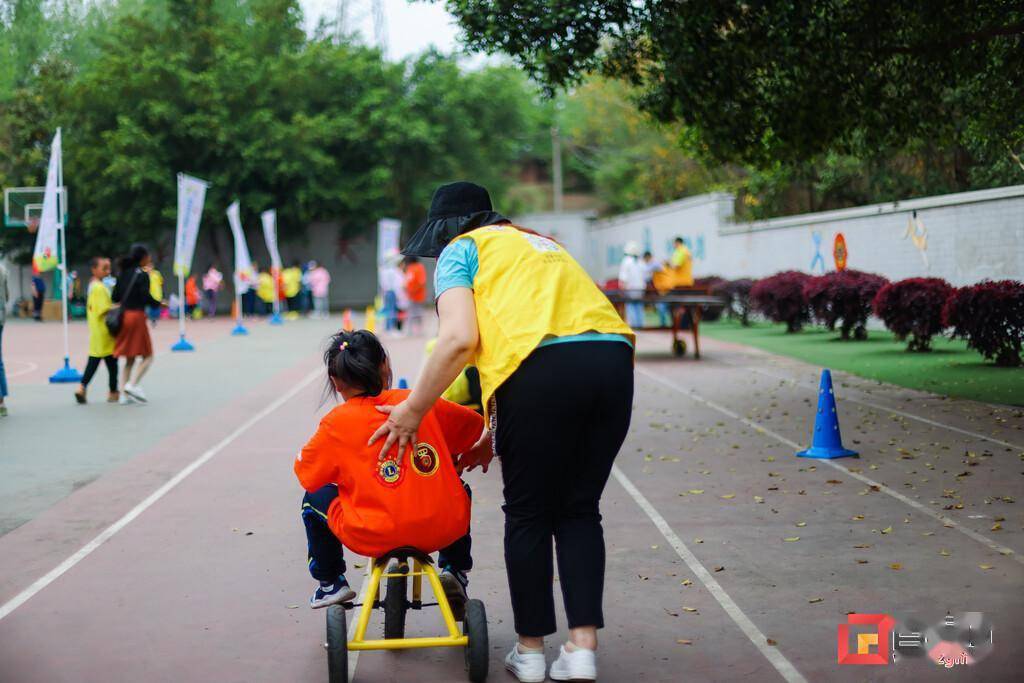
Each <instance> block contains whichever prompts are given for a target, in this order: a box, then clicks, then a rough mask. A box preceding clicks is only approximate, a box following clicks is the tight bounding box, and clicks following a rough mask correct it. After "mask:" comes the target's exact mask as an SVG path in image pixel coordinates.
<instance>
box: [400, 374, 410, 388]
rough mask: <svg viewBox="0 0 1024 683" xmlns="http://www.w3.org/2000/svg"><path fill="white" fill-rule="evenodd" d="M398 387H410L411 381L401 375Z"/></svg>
mask: <svg viewBox="0 0 1024 683" xmlns="http://www.w3.org/2000/svg"><path fill="white" fill-rule="evenodd" d="M398 388H399V389H408V388H409V381H408V380H407V379H406V378H404V377H400V378H399V379H398Z"/></svg>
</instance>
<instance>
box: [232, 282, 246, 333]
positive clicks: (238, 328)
mask: <svg viewBox="0 0 1024 683" xmlns="http://www.w3.org/2000/svg"><path fill="white" fill-rule="evenodd" d="M235 312H236V313H235V328H234V329H233V330H231V335H232V336H233V337H241V336H244V335H247V334H249V330H247V329H245V325H243V324H242V292H241V291H240V289H239V286H238V279H237V278H235Z"/></svg>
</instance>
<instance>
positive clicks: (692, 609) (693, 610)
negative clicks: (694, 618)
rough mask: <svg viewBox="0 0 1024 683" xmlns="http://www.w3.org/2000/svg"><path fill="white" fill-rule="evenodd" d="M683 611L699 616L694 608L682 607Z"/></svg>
mask: <svg viewBox="0 0 1024 683" xmlns="http://www.w3.org/2000/svg"><path fill="white" fill-rule="evenodd" d="M683 611H684V612H690V613H696V614H699V612H697V608H696V607H684V608H683Z"/></svg>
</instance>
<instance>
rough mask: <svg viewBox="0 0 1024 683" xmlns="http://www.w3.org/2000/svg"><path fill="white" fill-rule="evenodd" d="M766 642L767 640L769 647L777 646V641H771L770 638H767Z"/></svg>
mask: <svg viewBox="0 0 1024 683" xmlns="http://www.w3.org/2000/svg"><path fill="white" fill-rule="evenodd" d="M766 640H767V642H768V644H769V645H771V646H772V647H775V646H776V645H778V644H779V643H778V641H776V640H773V639H771V638H767V639H766Z"/></svg>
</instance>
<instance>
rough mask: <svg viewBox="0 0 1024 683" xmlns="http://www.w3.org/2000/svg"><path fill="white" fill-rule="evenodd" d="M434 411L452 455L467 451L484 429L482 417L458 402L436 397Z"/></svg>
mask: <svg viewBox="0 0 1024 683" xmlns="http://www.w3.org/2000/svg"><path fill="white" fill-rule="evenodd" d="M434 413H435V414H436V415H437V421H438V422H439V423H440V425H441V430H442V431H443V432H444V440H445V442H446V443H447V444H448V448H449V450H451V452H452V455H457V454H459V453H465V452H466V451H468V450H469V449H470V448H472V447H473V444H475V443H476V442H477V439H479V438H480V435H481V434H482V433H483V431H484V418H482V417H481V416H480V414H479V413H477V412H476V411H475V410H471V409H469V408H467V407H465V406H460V405H459V404H458V403H452V402H451V401H446V400H444V399H443V398H442V399H438V401H437V403H435V404H434Z"/></svg>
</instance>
